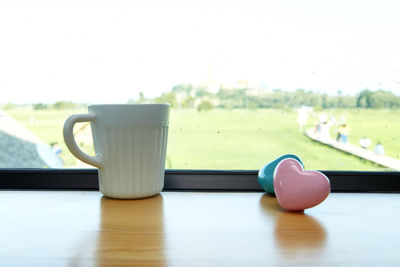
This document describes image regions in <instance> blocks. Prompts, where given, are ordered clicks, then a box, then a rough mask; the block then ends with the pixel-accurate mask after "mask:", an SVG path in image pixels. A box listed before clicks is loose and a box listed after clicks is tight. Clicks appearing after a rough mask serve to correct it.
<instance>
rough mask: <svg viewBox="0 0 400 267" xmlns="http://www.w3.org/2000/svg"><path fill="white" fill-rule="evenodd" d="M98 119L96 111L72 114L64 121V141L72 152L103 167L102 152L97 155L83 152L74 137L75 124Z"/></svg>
mask: <svg viewBox="0 0 400 267" xmlns="http://www.w3.org/2000/svg"><path fill="white" fill-rule="evenodd" d="M95 120H96V115H95V114H94V113H88V114H75V115H71V116H70V117H69V118H68V119H67V120H66V121H65V122H64V130H63V134H64V141H65V144H66V145H67V147H68V149H69V150H70V151H71V153H72V154H73V155H74V156H75V157H77V158H78V159H80V160H81V161H83V162H86V163H87V164H90V165H93V166H95V167H97V168H102V167H103V163H102V161H101V154H98V153H97V154H96V156H94V157H93V156H89V155H88V154H86V153H85V152H83V151H82V150H81V149H80V148H79V147H78V145H77V144H76V142H75V138H74V133H73V129H74V125H75V123H77V122H94V121H95Z"/></svg>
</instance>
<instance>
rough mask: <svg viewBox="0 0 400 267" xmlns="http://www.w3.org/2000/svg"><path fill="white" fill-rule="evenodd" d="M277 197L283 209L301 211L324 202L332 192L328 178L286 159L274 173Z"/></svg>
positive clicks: (295, 161)
mask: <svg viewBox="0 0 400 267" xmlns="http://www.w3.org/2000/svg"><path fill="white" fill-rule="evenodd" d="M274 189H275V195H276V198H277V200H278V202H279V205H281V206H282V208H284V209H287V210H290V211H299V210H304V209H308V208H311V207H314V206H316V205H318V204H320V203H321V202H322V201H324V200H325V199H326V198H327V197H328V195H329V193H330V191H331V183H330V182H329V179H328V177H326V176H325V175H324V174H323V173H321V172H318V171H304V170H303V167H302V166H301V164H300V163H299V162H298V161H297V160H295V159H291V158H288V159H284V160H282V161H281V162H279V164H278V165H277V166H276V168H275V172H274Z"/></svg>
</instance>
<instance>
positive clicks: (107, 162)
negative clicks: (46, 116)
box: [64, 104, 170, 199]
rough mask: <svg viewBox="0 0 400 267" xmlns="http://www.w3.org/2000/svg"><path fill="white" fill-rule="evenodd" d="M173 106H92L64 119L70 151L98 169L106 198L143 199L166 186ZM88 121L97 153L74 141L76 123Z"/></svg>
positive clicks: (65, 138)
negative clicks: (86, 112) (165, 173)
mask: <svg viewBox="0 0 400 267" xmlns="http://www.w3.org/2000/svg"><path fill="white" fill-rule="evenodd" d="M169 106H170V105H169V104H135V105H92V106H89V113H88V114H75V115H72V116H70V117H69V118H68V119H67V120H66V121H65V123H64V140H65V144H66V145H67V147H68V149H69V150H70V151H71V153H72V154H73V155H74V156H75V157H77V158H78V159H80V160H81V161H83V162H86V163H88V164H90V165H93V166H95V167H97V168H98V169H99V188H100V191H101V192H102V193H103V194H104V195H105V196H107V197H112V198H128V199H130V198H143V197H148V196H152V195H156V194H158V193H160V192H161V190H162V188H163V187H164V171H165V154H166V148H167V137H168V119H169ZM77 122H90V125H91V128H92V134H93V142H94V147H95V151H96V155H95V156H90V155H88V154H86V153H84V152H83V151H82V150H81V149H80V148H79V147H78V146H77V144H76V142H75V139H74V135H73V127H74V124H75V123H77Z"/></svg>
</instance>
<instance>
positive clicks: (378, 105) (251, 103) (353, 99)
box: [2, 84, 400, 111]
mask: <svg viewBox="0 0 400 267" xmlns="http://www.w3.org/2000/svg"><path fill="white" fill-rule="evenodd" d="M127 103H130V104H133V103H170V104H171V107H172V108H188V109H190V108H196V109H197V110H198V111H207V110H210V109H213V108H225V109H235V108H248V109H257V108H297V107H301V106H311V107H314V108H316V109H330V108H367V109H383V108H385V109H397V108H400V96H399V95H395V94H394V93H392V92H389V91H384V90H376V91H372V90H368V89H365V90H362V91H361V92H359V93H358V94H356V95H345V94H343V92H341V91H338V92H337V93H336V94H335V95H328V94H323V93H318V92H313V91H307V90H304V89H297V90H296V91H294V92H289V91H284V90H280V89H274V90H272V91H265V90H264V91H263V90H261V91H260V90H259V91H257V90H256V89H254V88H220V89H219V90H218V91H217V92H214V93H213V92H210V91H209V90H208V89H207V87H206V86H195V85H192V84H178V85H176V86H174V87H173V88H172V89H171V90H170V91H168V92H165V93H162V94H161V95H160V96H158V97H155V98H147V97H145V95H144V93H143V92H140V93H139V98H138V99H136V100H133V99H130V100H129V101H128V102H127ZM17 106H18V105H15V104H12V103H7V104H4V105H2V108H3V109H5V110H6V109H10V108H13V107H17ZM31 106H32V108H33V109H34V110H46V109H56V110H63V109H75V108H86V107H87V104H80V103H74V102H71V101H58V102H55V103H53V104H46V103H34V104H32V105H31Z"/></svg>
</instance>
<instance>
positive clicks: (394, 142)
mask: <svg viewBox="0 0 400 267" xmlns="http://www.w3.org/2000/svg"><path fill="white" fill-rule="evenodd" d="M7 112H8V113H9V114H10V115H11V116H13V117H14V118H15V119H17V120H18V121H20V122H21V123H22V124H23V125H24V126H25V127H26V128H28V129H30V130H31V131H32V132H34V133H35V134H36V135H37V136H39V137H40V138H41V139H42V140H43V141H45V142H46V143H51V142H59V143H60V145H61V147H62V149H63V158H64V162H65V166H66V167H68V166H72V165H74V164H76V160H75V158H74V157H73V156H72V155H71V154H70V153H69V152H68V150H67V148H66V147H65V145H64V142H63V138H62V126H63V123H64V120H65V119H66V118H67V117H68V116H69V115H71V114H74V113H85V112H86V110H63V111H58V110H43V111H32V110H23V109H12V110H9V111H7ZM324 112H325V113H327V114H328V116H335V117H336V118H339V117H340V116H341V115H345V116H346V118H347V122H348V125H349V126H350V135H349V139H350V143H352V144H358V140H359V139H360V138H361V137H362V136H368V137H369V138H370V139H371V140H372V142H373V145H374V144H375V143H376V142H377V141H380V142H381V143H382V144H383V145H384V147H385V151H386V154H387V155H389V156H392V157H394V158H399V157H400V136H399V133H400V111H399V110H326V111H324ZM316 121H317V117H316V116H315V117H310V118H309V120H308V125H306V127H305V128H312V127H315V123H316ZM336 129H337V127H336V126H333V127H332V129H331V133H332V137H335V135H336V133H335V130H336ZM373 145H371V148H370V149H373ZM84 150H85V151H88V152H89V153H93V149H92V146H91V145H87V146H86V147H85V148H84ZM286 153H294V154H297V155H298V156H300V157H301V158H302V159H303V161H304V163H305V167H306V169H316V170H359V171H360V170H362V171H371V170H385V169H384V168H382V167H380V166H377V165H375V164H372V163H370V162H365V161H364V160H361V159H359V158H357V157H355V156H352V155H348V154H346V153H343V152H340V151H337V150H335V149H333V148H330V147H327V146H324V145H321V144H319V143H316V142H314V141H312V140H310V139H309V138H307V137H306V136H304V135H303V134H302V133H301V132H300V130H299V126H298V124H297V113H296V112H295V111H291V110H276V109H259V110H254V111H252V110H235V109H233V110H220V109H214V110H211V111H208V112H201V113H199V112H197V111H196V110H171V115H170V129H169V140H168V153H167V155H168V162H167V168H173V169H259V168H260V167H261V166H263V165H264V164H265V163H267V162H269V161H271V160H273V159H275V158H276V157H278V156H280V155H282V154H286Z"/></svg>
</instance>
